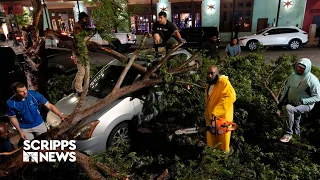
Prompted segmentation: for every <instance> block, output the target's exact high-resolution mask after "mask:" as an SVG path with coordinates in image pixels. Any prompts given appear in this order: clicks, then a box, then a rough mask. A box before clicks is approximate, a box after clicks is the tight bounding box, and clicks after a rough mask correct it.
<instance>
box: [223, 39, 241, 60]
mask: <svg viewBox="0 0 320 180" xmlns="http://www.w3.org/2000/svg"><path fill="white" fill-rule="evenodd" d="M225 51H226V56H227V57H237V56H239V55H240V53H241V47H240V45H239V44H238V39H237V38H232V41H231V43H230V44H228V45H227V47H226V50H225Z"/></svg>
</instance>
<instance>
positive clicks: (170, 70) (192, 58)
mask: <svg viewBox="0 0 320 180" xmlns="http://www.w3.org/2000/svg"><path fill="white" fill-rule="evenodd" d="M197 57H198V55H197V54H194V55H192V56H191V57H190V58H189V59H188V60H186V61H185V62H183V63H182V64H181V65H180V66H178V67H175V68H172V69H169V70H168V72H169V73H172V72H174V71H178V70H180V69H181V68H183V67H184V66H186V65H187V64H189V63H191V62H192V61H193V60H194V59H196V58H197Z"/></svg>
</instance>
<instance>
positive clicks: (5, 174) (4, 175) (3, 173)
mask: <svg viewBox="0 0 320 180" xmlns="http://www.w3.org/2000/svg"><path fill="white" fill-rule="evenodd" d="M8 174H9V173H8V172H7V171H4V170H0V177H6V176H7V175H8Z"/></svg>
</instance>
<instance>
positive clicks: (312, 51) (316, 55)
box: [92, 48, 320, 67]
mask: <svg viewBox="0 0 320 180" xmlns="http://www.w3.org/2000/svg"><path fill="white" fill-rule="evenodd" d="M130 50H131V51H133V50H134V49H130ZM221 52H222V53H224V52H223V49H221ZM249 53H253V52H252V51H248V50H243V51H242V53H241V55H242V56H245V55H248V54H249ZM126 54H127V53H126ZM282 54H296V55H298V57H300V58H302V57H306V58H309V59H311V61H312V64H313V65H315V66H317V67H320V48H301V49H299V50H287V49H283V48H269V49H267V50H266V52H265V56H266V57H267V58H268V59H276V58H278V57H279V56H281V55H282ZM95 55H97V54H95ZM98 56H100V55H98ZM111 59H113V58H112V57H109V56H105V55H101V57H95V58H94V60H93V62H92V64H94V65H105V64H106V63H108V62H109V61H110V60H111Z"/></svg>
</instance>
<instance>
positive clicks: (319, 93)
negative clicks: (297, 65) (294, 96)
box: [301, 77, 320, 104]
mask: <svg viewBox="0 0 320 180" xmlns="http://www.w3.org/2000/svg"><path fill="white" fill-rule="evenodd" d="M311 81H312V82H311V83H310V85H309V87H310V92H311V97H309V98H302V99H301V101H302V103H303V104H313V103H316V102H319V101H320V82H319V80H318V79H317V78H315V77H313V78H311Z"/></svg>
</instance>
